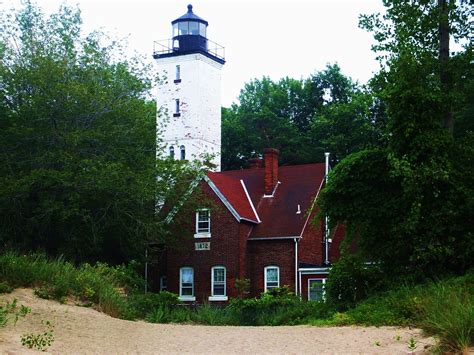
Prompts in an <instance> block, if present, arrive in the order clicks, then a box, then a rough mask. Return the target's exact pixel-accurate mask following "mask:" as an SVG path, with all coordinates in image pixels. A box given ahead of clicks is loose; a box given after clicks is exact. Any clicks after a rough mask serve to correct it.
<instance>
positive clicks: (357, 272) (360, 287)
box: [326, 255, 384, 311]
mask: <svg viewBox="0 0 474 355" xmlns="http://www.w3.org/2000/svg"><path fill="white" fill-rule="evenodd" d="M383 286H384V285H383V274H382V271H381V270H380V268H379V267H378V266H377V265H367V264H365V263H364V262H363V261H362V260H361V259H360V258H358V257H357V256H355V255H344V256H342V257H341V258H340V259H339V260H338V261H337V262H335V263H334V265H333V266H332V267H331V271H330V272H329V277H328V281H327V283H326V295H327V301H328V302H329V303H330V304H331V305H333V306H334V307H335V308H336V309H337V310H339V311H345V310H347V309H349V308H352V307H354V306H355V305H356V304H357V303H359V302H360V301H362V300H363V299H365V298H367V297H368V296H369V295H370V294H373V293H375V292H376V291H379V290H381V289H382V288H383Z"/></svg>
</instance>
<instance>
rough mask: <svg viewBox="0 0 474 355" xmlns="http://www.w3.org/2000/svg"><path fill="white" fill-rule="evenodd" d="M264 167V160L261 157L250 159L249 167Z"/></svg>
mask: <svg viewBox="0 0 474 355" xmlns="http://www.w3.org/2000/svg"><path fill="white" fill-rule="evenodd" d="M258 168H263V160H262V159H261V158H252V159H249V169H258Z"/></svg>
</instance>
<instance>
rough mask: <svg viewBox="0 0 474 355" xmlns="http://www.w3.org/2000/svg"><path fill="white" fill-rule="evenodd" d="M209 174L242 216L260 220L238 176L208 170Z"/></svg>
mask: <svg viewBox="0 0 474 355" xmlns="http://www.w3.org/2000/svg"><path fill="white" fill-rule="evenodd" d="M207 176H208V178H209V179H210V180H211V181H212V182H213V183H214V185H215V186H216V187H217V188H218V190H219V191H220V192H221V193H222V194H223V195H224V197H225V198H226V200H227V201H229V203H230V204H231V206H232V207H233V208H234V209H235V211H236V212H237V213H238V214H239V216H240V217H241V218H244V219H247V220H250V221H252V222H255V223H258V222H259V219H258V217H257V216H256V215H255V213H254V211H253V209H252V205H251V204H250V201H249V199H248V198H247V195H246V193H245V190H244V187H243V186H242V183H241V182H240V179H239V178H238V177H233V176H227V175H225V174H222V173H213V172H208V173H207Z"/></svg>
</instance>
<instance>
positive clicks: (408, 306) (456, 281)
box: [333, 271, 474, 352]
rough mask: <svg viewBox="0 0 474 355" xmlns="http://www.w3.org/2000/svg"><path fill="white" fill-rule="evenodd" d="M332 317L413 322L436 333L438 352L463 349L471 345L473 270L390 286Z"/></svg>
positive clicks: (369, 321) (473, 335) (380, 322)
mask: <svg viewBox="0 0 474 355" xmlns="http://www.w3.org/2000/svg"><path fill="white" fill-rule="evenodd" d="M338 315H339V318H340V319H337V318H338ZM333 320H334V323H335V324H362V325H376V326H381V325H400V326H415V327H419V328H421V329H423V330H424V332H425V333H426V334H427V335H432V336H434V337H436V338H437V339H438V342H439V345H438V347H439V350H440V351H441V352H466V351H467V349H468V348H469V347H472V346H474V272H473V271H471V272H470V273H468V274H466V275H465V276H462V277H452V278H446V279H444V280H439V281H438V282H431V283H427V284H422V285H417V286H411V287H408V286H402V287H399V288H396V289H393V290H391V291H388V292H385V293H383V294H379V295H376V296H373V297H370V298H368V299H367V300H365V301H363V302H361V303H359V304H358V305H357V306H356V307H354V308H352V309H350V310H348V311H347V312H345V313H337V314H336V315H335V316H334V319H333Z"/></svg>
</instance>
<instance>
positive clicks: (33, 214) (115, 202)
mask: <svg viewBox="0 0 474 355" xmlns="http://www.w3.org/2000/svg"><path fill="white" fill-rule="evenodd" d="M2 28H3V29H4V31H3V32H2V33H1V35H0V48H1V50H0V55H1V60H0V76H1V78H2V80H1V84H0V98H1V101H0V113H1V116H0V140H1V142H2V145H1V146H0V160H1V161H2V164H1V166H0V224H1V228H0V245H1V247H2V248H3V247H14V248H19V249H21V250H32V249H33V250H35V249H40V250H45V251H47V252H49V253H52V254H63V255H65V256H66V257H68V258H71V259H75V260H98V259H102V260H108V261H112V262H118V261H123V260H124V259H127V258H131V257H137V256H138V255H140V254H142V251H143V245H144V243H146V241H147V240H150V239H152V238H157V237H158V236H159V235H160V234H162V233H164V232H163V228H162V224H161V223H160V220H159V219H158V218H157V216H156V215H155V213H154V211H155V207H154V206H155V201H156V200H163V199H164V198H166V197H167V195H168V194H171V193H172V191H171V190H170V189H169V187H168V185H169V180H170V179H174V180H175V181H176V180H178V179H179V178H180V174H181V175H186V174H187V172H186V171H187V168H186V167H182V166H175V165H173V164H172V163H171V162H170V161H158V162H157V161H156V158H155V157H156V152H155V145H156V124H155V122H156V121H155V117H156V107H155V106H156V105H155V104H154V102H151V101H149V100H148V99H147V98H148V97H149V96H148V95H149V94H148V93H149V88H150V87H151V83H152V81H151V80H152V78H150V77H149V76H148V75H147V74H146V73H147V68H146V66H143V65H140V63H139V58H134V59H131V60H126V59H125V57H124V51H123V48H121V46H120V45H119V43H116V42H112V43H111V44H108V45H105V46H104V45H102V44H101V43H103V42H105V41H104V39H105V36H104V34H102V33H98V32H95V33H92V34H90V35H88V36H87V37H83V36H82V34H81V18H80V11H79V10H78V9H77V8H71V7H67V6H62V7H61V8H60V10H59V11H58V12H57V13H55V14H53V15H51V16H50V17H46V16H45V15H44V14H43V13H42V12H41V10H40V9H39V8H38V7H36V6H34V5H32V4H31V3H30V2H27V3H26V5H25V7H24V9H22V10H20V11H18V12H14V13H5V14H3V18H2Z"/></svg>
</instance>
